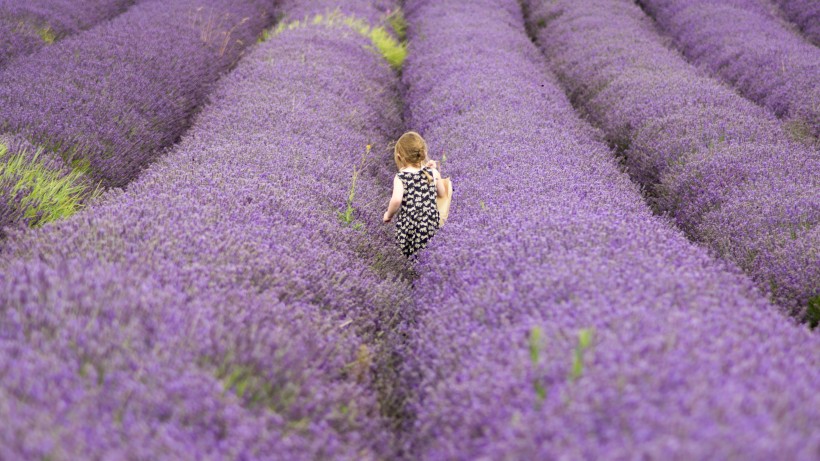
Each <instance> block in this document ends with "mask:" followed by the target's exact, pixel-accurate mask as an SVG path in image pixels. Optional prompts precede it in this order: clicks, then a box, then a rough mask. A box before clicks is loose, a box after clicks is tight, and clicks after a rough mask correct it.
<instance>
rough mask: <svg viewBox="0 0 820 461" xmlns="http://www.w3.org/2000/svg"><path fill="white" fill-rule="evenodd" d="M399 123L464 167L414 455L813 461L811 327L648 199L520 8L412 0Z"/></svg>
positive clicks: (817, 407) (424, 317)
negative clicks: (588, 119) (547, 67)
mask: <svg viewBox="0 0 820 461" xmlns="http://www.w3.org/2000/svg"><path fill="white" fill-rule="evenodd" d="M405 11H406V14H407V18H408V24H409V38H410V53H409V55H408V60H407V63H406V64H405V67H404V70H403V79H404V81H405V83H406V84H407V86H408V94H407V98H406V102H407V110H408V116H409V117H408V119H407V122H408V125H409V126H412V127H414V128H417V129H419V130H420V131H421V132H422V133H423V134H424V136H425V138H426V139H427V140H428V141H429V142H430V146H431V151H432V152H433V153H434V155H435V153H436V152H437V153H439V154H441V153H443V152H446V155H447V160H446V162H445V165H444V169H445V176H446V175H448V174H449V175H452V176H453V177H455V178H458V183H457V187H458V188H457V190H456V194H457V195H456V196H455V198H454V202H453V209H452V210H451V213H450V218H449V220H448V222H447V226H445V227H444V228H443V229H442V230H441V231H440V232H439V234H437V235H436V238H435V239H434V240H433V241H432V243H431V245H430V247H429V249H428V250H427V252H426V253H425V254H424V255H423V256H422V259H421V260H420V262H419V264H418V266H417V267H416V271H417V272H418V274H419V279H418V280H417V281H416V282H415V284H414V297H415V299H416V301H417V305H416V310H417V312H416V315H417V320H416V322H414V323H410V324H408V325H407V328H408V336H409V337H410V338H411V344H410V346H409V347H408V349H407V350H405V351H403V353H404V354H406V356H407V357H408V361H409V362H410V363H411V364H412V365H411V366H409V367H408V368H407V369H406V373H405V379H406V382H407V383H408V386H409V387H410V388H412V389H413V390H414V391H415V395H414V397H413V398H412V405H411V409H412V410H413V411H414V413H415V415H416V421H415V424H414V427H413V428H412V430H411V431H409V432H408V433H407V439H406V441H405V448H406V449H407V450H408V452H409V453H410V458H412V459H427V460H434V459H448V460H453V459H465V460H466V459H642V458H646V459H707V458H720V459H771V458H772V457H778V458H783V459H807V460H808V459H813V458H814V457H815V455H816V453H817V450H818V449H820V437H819V436H818V434H817V432H816V431H814V430H813V427H816V426H817V424H818V423H820V400H818V396H817V394H816V392H815V390H814V388H815V387H816V383H817V382H818V379H820V367H818V364H820V362H819V361H818V355H817V354H816V351H817V347H818V345H820V344H818V338H817V336H816V335H812V334H811V333H810V332H809V331H808V330H807V329H806V328H804V327H800V326H797V325H794V324H793V323H791V322H789V321H788V320H787V319H785V318H784V317H783V316H781V315H779V313H778V312H777V311H776V309H775V308H774V307H773V306H772V305H770V304H768V303H767V302H766V301H765V300H764V299H762V298H761V297H760V296H759V295H758V294H757V293H756V291H755V290H754V289H753V287H752V286H751V284H750V283H749V282H748V279H746V278H745V277H744V276H742V275H739V274H736V273H733V272H730V271H728V270H727V269H726V268H724V267H723V265H722V264H721V263H719V262H716V261H715V260H713V259H710V257H709V256H708V255H707V254H706V252H705V251H704V250H702V249H700V248H699V247H697V246H696V245H694V244H692V243H690V242H688V241H687V239H686V238H685V237H684V236H683V235H682V234H681V233H680V232H679V231H677V230H675V229H674V228H673V227H672V226H670V225H669V224H668V223H666V222H665V221H664V220H662V219H661V218H658V217H656V216H654V215H653V214H652V212H651V211H650V210H649V209H648V207H647V206H646V205H645V204H644V202H643V199H642V197H641V195H640V193H639V191H638V190H637V187H636V186H634V185H633V183H631V181H630V180H629V178H628V177H627V176H626V175H624V174H622V173H620V172H619V167H618V165H617V163H616V161H615V159H614V157H613V156H612V155H611V153H610V152H609V150H608V149H607V148H606V146H605V145H604V144H603V143H601V142H599V141H596V140H595V132H594V131H593V130H591V129H590V128H589V127H585V126H584V125H583V124H582V122H581V121H580V120H579V119H578V117H577V116H576V115H575V114H574V112H573V109H572V107H571V105H570V104H569V102H568V101H567V99H566V97H565V96H564V94H563V92H562V91H561V89H560V87H559V86H558V84H557V83H556V80H555V79H554V78H553V77H552V76H551V75H548V74H546V73H545V72H544V62H543V59H542V57H541V56H540V54H539V52H538V51H537V49H536V48H535V46H533V44H532V43H531V42H530V41H529V39H528V37H527V35H526V33H525V30H524V21H523V17H522V14H521V12H520V11H519V9H518V3H517V2H516V1H514V0H481V1H476V2H470V4H469V5H465V4H463V2H460V1H457V0H451V1H425V0H416V1H408V2H406V4H405Z"/></svg>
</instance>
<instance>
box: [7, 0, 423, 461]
mask: <svg viewBox="0 0 820 461" xmlns="http://www.w3.org/2000/svg"><path fill="white" fill-rule="evenodd" d="M349 4H350V5H351V8H352V7H356V8H366V7H367V5H368V3H367V2H364V1H351V2H349ZM342 11H343V12H344V11H345V8H344V6H342ZM294 75H298V76H299V78H298V79H294V78H293V76H294ZM397 83H398V81H397V78H396V76H395V74H394V73H393V71H392V69H391V68H390V67H389V65H388V64H387V63H386V62H384V61H383V60H382V59H381V58H380V57H379V56H378V55H377V54H375V53H374V52H373V51H372V50H371V49H370V43H369V41H368V40H367V39H366V38H365V37H362V36H360V35H359V34H358V33H357V32H353V31H351V30H350V29H348V28H345V27H343V28H332V27H325V26H315V27H303V28H298V29H293V30H286V31H284V32H282V33H281V34H280V35H277V36H274V37H272V38H271V39H270V40H269V41H267V42H265V43H264V44H261V45H259V46H258V47H257V48H256V49H255V50H254V51H253V52H252V53H250V54H249V55H248V56H246V57H245V58H244V59H243V60H242V62H241V63H240V64H239V66H237V68H236V69H235V70H234V71H233V72H232V73H231V74H230V75H228V76H227V77H226V78H225V79H223V80H222V81H221V83H220V84H219V86H218V88H217V89H216V90H215V92H214V95H213V99H212V100H213V103H212V104H210V105H209V106H207V107H206V108H205V109H204V110H203V112H202V113H201V114H200V116H199V117H198V119H197V123H196V124H195V125H194V128H193V129H192V130H190V131H189V132H188V134H186V135H185V137H184V138H183V140H182V141H181V143H180V144H179V145H178V146H177V147H176V148H175V149H174V150H173V151H172V152H171V153H169V154H168V155H166V156H164V157H163V159H162V160H160V161H158V162H156V163H154V164H153V165H152V166H151V167H150V168H149V169H148V170H146V172H145V174H143V175H141V177H140V178H139V179H138V180H137V181H134V182H133V183H131V185H130V186H129V187H128V189H127V190H126V191H121V190H113V191H110V192H108V193H107V194H106V195H105V196H103V197H102V198H101V199H100V201H99V202H98V203H96V204H95V205H94V206H92V207H91V208H90V209H89V210H87V212H85V213H82V214H78V215H75V216H73V217H71V218H68V219H66V220H62V221H59V222H56V223H52V224H50V225H47V226H45V227H43V228H41V229H38V230H35V231H30V232H28V233H26V234H23V235H19V236H12V237H11V238H10V239H9V240H8V241H7V243H6V247H5V254H4V258H3V261H4V262H3V263H2V269H1V270H0V285H2V288H1V289H0V316H1V317H2V321H0V419H2V420H3V421H4V424H3V425H2V426H0V454H2V457H3V458H4V459H20V458H22V459H40V458H45V457H49V458H51V459H120V458H131V459H386V458H389V457H390V456H391V455H390V448H389V445H390V443H389V442H390V434H389V430H388V428H389V424H388V421H386V419H385V418H384V417H382V416H381V413H382V408H381V407H382V404H381V403H380V401H379V400H380V398H379V393H378V391H377V390H378V388H379V386H381V385H382V384H381V383H380V382H378V381H377V380H376V378H374V377H373V369H374V368H375V366H376V363H377V362H378V361H379V360H380V356H381V354H382V350H381V348H380V343H379V337H380V336H381V333H383V332H384V329H385V328H387V326H388V325H389V323H390V321H391V318H393V316H394V315H395V314H396V311H397V310H398V309H401V308H402V306H403V305H405V304H407V301H408V300H407V294H408V293H409V288H408V286H407V283H406V282H405V281H404V275H403V274H404V271H405V267H404V261H403V258H402V257H401V255H400V254H397V252H395V251H392V250H393V245H392V238H391V237H392V235H391V234H390V233H389V232H388V230H387V229H386V228H384V227H383V226H382V225H381V222H380V217H381V214H380V208H381V206H380V204H381V203H382V202H384V201H386V200H387V198H388V197H387V193H388V192H389V190H388V188H387V185H389V184H390V179H391V176H392V175H391V173H390V172H389V171H388V169H389V165H390V152H389V150H388V149H387V146H386V145H387V143H388V140H389V139H393V138H394V137H395V136H396V134H397V130H398V129H399V125H400V117H399V115H400V114H399V108H398V106H397V100H398V93H397ZM368 145H370V149H369V150H368ZM368 152H369V154H368ZM354 166H355V167H356V170H355V171H356V172H357V182H356V184H355V194H354V199H353V201H352V203H351V206H352V209H353V211H352V214H351V215H350V216H351V218H352V220H351V221H350V222H345V221H344V220H342V219H340V215H341V214H342V212H343V211H345V209H346V206H347V200H348V197H349V192H350V187H351V185H352V182H351V180H352V175H353V172H354V170H353V167H354Z"/></svg>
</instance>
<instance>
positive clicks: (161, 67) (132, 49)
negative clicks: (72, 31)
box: [0, 0, 274, 187]
mask: <svg viewBox="0 0 820 461" xmlns="http://www.w3.org/2000/svg"><path fill="white" fill-rule="evenodd" d="M273 3H274V2H272V1H270V0H242V1H239V2H236V1H228V0H182V1H178V2H172V3H168V2H163V1H145V2H141V3H140V4H138V5H136V6H134V7H133V8H131V9H130V10H128V12H126V13H125V14H123V15H120V16H118V17H117V18H115V19H114V20H112V21H110V22H107V23H105V24H102V25H100V26H98V27H96V28H94V29H91V30H89V31H86V32H85V33H82V34H79V35H76V36H74V37H69V38H67V39H65V40H63V41H61V42H60V43H58V44H56V45H54V46H52V47H49V48H46V49H44V50H41V51H40V52H39V53H36V54H34V55H32V56H30V57H29V58H28V59H26V60H25V61H24V62H20V63H19V65H15V66H13V67H11V68H8V69H6V71H5V72H2V73H0V104H2V105H3V107H4V111H3V113H2V115H0V129H2V130H3V131H6V132H13V133H21V134H24V135H26V136H27V137H29V138H30V139H31V140H32V142H34V143H36V144H40V145H43V146H45V147H47V148H49V149H51V150H54V151H56V152H57V153H59V154H60V155H61V156H62V157H63V158H64V159H66V160H67V163H68V164H70V165H72V166H76V165H87V166H88V167H89V169H90V175H91V177H92V178H93V179H94V180H95V181H101V182H102V184H103V185H104V186H106V187H114V186H123V185H125V184H126V183H128V182H129V181H130V180H132V179H133V178H134V177H135V176H136V175H137V173H138V172H139V171H140V170H141V169H142V168H144V167H145V165H146V164H147V163H148V162H150V161H152V160H153V159H155V158H156V156H157V155H158V154H159V153H160V151H161V149H163V148H165V147H167V146H169V145H170V144H172V143H173V142H174V141H176V140H177V138H178V137H179V136H180V135H181V134H182V132H183V131H184V130H185V129H186V128H187V127H188V126H189V124H190V121H191V117H192V116H193V114H194V112H195V110H196V109H197V108H198V107H199V106H200V105H201V104H202V103H203V102H204V101H205V98H206V96H207V94H208V92H209V90H210V88H211V86H212V84H213V83H214V82H215V81H216V80H217V79H218V78H219V77H220V75H221V74H222V73H224V72H225V71H226V70H227V69H228V68H230V67H231V66H232V65H233V64H234V63H235V62H236V61H237V59H238V58H239V57H240V56H241V54H242V52H243V50H244V49H245V48H246V47H247V46H248V45H250V44H252V43H254V42H255V41H256V39H257V37H258V35H259V33H260V32H261V31H262V29H263V28H264V27H265V26H267V25H269V24H270V22H271V21H272V16H271V15H272V12H273ZM169 44H173V46H170V45H169Z"/></svg>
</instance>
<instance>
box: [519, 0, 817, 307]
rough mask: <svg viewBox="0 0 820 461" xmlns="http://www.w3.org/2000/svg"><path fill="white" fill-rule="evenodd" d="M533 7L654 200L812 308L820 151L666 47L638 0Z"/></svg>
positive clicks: (581, 99) (564, 72)
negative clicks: (633, 0) (791, 137)
mask: <svg viewBox="0 0 820 461" xmlns="http://www.w3.org/2000/svg"><path fill="white" fill-rule="evenodd" d="M529 7H530V11H531V14H530V15H529V21H530V25H531V26H532V28H533V31H534V33H535V35H536V38H537V41H538V43H539V44H540V47H541V48H542V49H543V51H544V52H545V53H546V55H547V56H548V58H549V61H550V65H551V67H552V69H554V70H555V72H556V73H557V74H558V76H559V78H560V79H561V82H562V84H563V86H564V87H565V88H566V89H567V91H568V93H569V95H570V98H571V99H572V101H573V102H574V104H575V105H576V106H577V107H579V108H580V109H581V110H582V111H583V112H584V113H585V115H587V116H588V117H589V118H590V119H591V120H592V121H593V122H594V123H595V124H596V125H598V126H599V127H600V128H602V129H603V131H604V132H605V134H606V137H607V139H608V141H609V142H610V143H612V144H614V145H616V146H617V147H618V148H619V150H621V151H622V152H623V153H624V154H625V157H626V164H627V166H628V168H629V171H630V174H631V175H632V176H633V178H634V179H635V180H636V181H637V182H639V183H640V184H641V185H643V186H644V187H645V188H646V190H647V192H648V194H649V196H650V197H649V198H650V200H651V201H652V202H653V204H654V206H655V207H656V209H657V210H658V211H661V212H663V213H669V214H670V215H671V217H672V218H673V219H674V220H675V222H676V223H677V224H678V225H679V226H680V227H681V228H682V229H683V230H684V231H685V232H686V233H687V234H689V235H690V236H691V237H692V238H694V239H695V240H697V241H700V242H703V243H705V244H706V245H707V246H708V247H709V248H710V249H712V250H713V251H715V252H716V253H717V254H718V255H719V256H721V257H723V258H725V259H726V260H728V261H731V262H732V263H734V264H737V265H738V266H740V267H741V268H743V269H744V271H746V272H747V273H748V274H749V275H751V276H752V278H753V279H754V280H755V281H756V282H757V285H758V286H759V287H760V288H761V289H763V290H765V291H767V292H769V293H770V295H771V296H772V298H773V299H774V300H776V302H777V303H778V304H780V305H782V306H784V308H785V310H787V311H788V312H790V313H791V314H793V315H795V316H797V317H801V318H802V317H805V316H806V315H807V313H809V312H810V311H811V309H809V308H808V306H810V305H811V303H812V302H817V301H816V300H817V297H818V296H820V254H818V253H817V248H820V226H818V225H817V224H818V222H820V195H818V194H817V190H818V187H820V186H818V179H817V175H816V174H814V172H816V171H818V170H819V169H820V153H818V151H817V150H815V149H813V148H811V147H808V146H805V145H803V144H800V143H797V142H791V141H788V140H787V139H788V137H789V135H788V133H787V131H786V129H785V128H784V125H783V124H781V123H780V122H778V121H777V120H776V119H775V118H773V117H772V116H771V115H769V114H767V113H766V112H765V111H764V110H763V109H761V108H760V107H758V106H756V105H754V104H752V103H751V102H749V101H748V100H745V99H744V98H741V97H740V96H738V95H737V94H736V93H734V92H733V91H732V90H731V89H729V88H727V87H725V86H723V85H721V84H719V83H718V82H716V81H714V80H712V79H710V78H708V77H706V76H703V75H702V74H701V73H700V72H698V70H696V69H695V68H694V67H692V66H691V65H689V64H688V63H686V62H685V61H684V60H683V59H682V58H681V56H680V55H679V54H677V53H675V52H674V51H671V50H669V49H668V48H666V47H665V46H664V44H663V42H662V39H661V37H660V36H659V35H658V34H657V33H656V32H655V30H654V25H653V24H652V23H651V21H650V20H649V18H647V17H646V15H645V14H644V13H643V12H642V11H641V10H640V9H639V8H638V7H637V6H636V5H634V4H633V3H631V2H626V1H622V2H621V1H619V2H609V1H600V0H587V1H584V2H571V1H568V0H566V1H565V0H559V1H556V2H540V1H533V2H530V3H529ZM582 30H583V31H582Z"/></svg>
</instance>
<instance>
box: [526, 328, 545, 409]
mask: <svg viewBox="0 0 820 461" xmlns="http://www.w3.org/2000/svg"><path fill="white" fill-rule="evenodd" d="M543 334H544V332H543V330H541V328H540V327H535V328H533V329H532V330H531V331H530V340H529V349H530V362H531V363H532V366H533V367H536V366H537V365H538V359H539V356H540V354H541V343H542V341H543V340H542V339H541V338H542V336H543ZM532 386H533V389H534V390H535V395H536V396H537V397H538V401H539V402H543V401H544V399H546V398H547V389H546V388H545V387H544V385H543V384H542V383H541V381H540V380H539V379H538V378H537V377H535V378H533V381H532Z"/></svg>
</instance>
